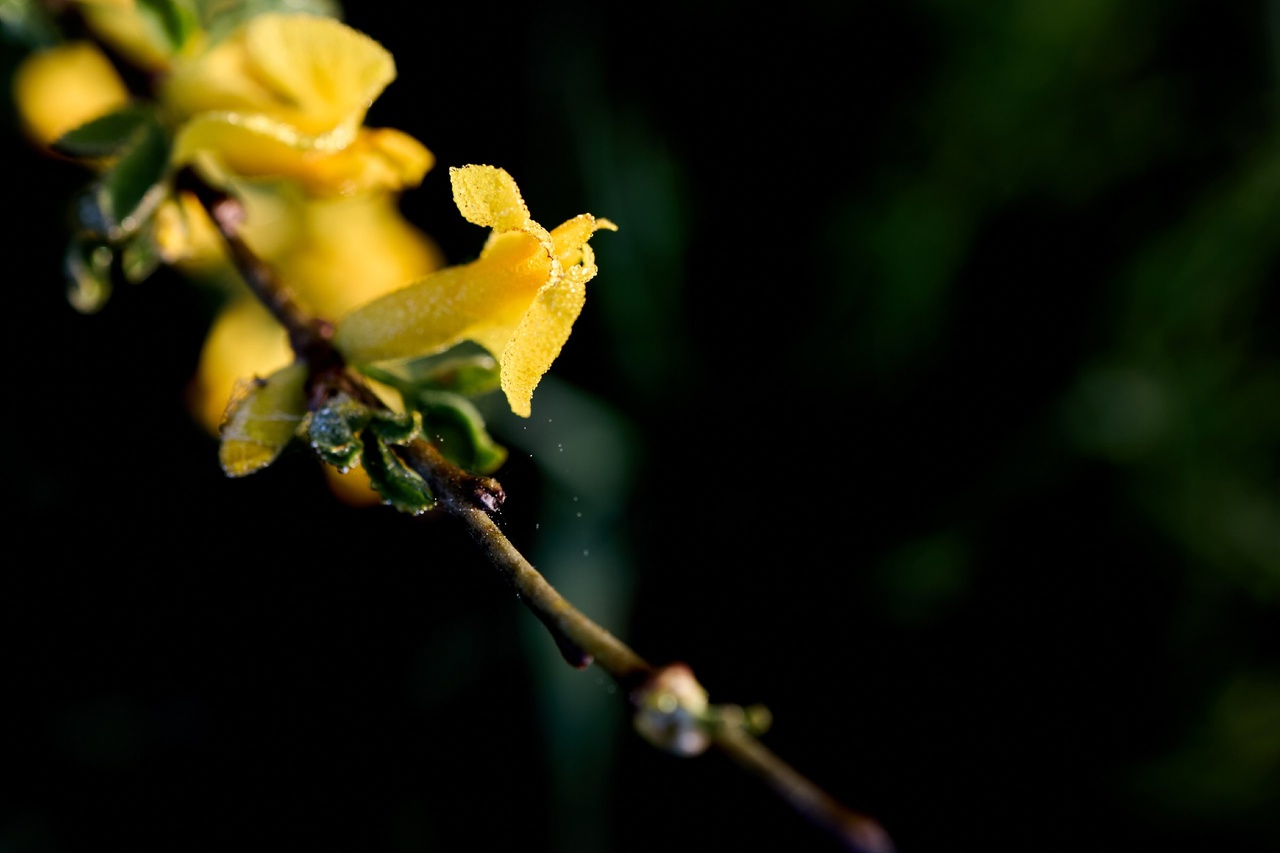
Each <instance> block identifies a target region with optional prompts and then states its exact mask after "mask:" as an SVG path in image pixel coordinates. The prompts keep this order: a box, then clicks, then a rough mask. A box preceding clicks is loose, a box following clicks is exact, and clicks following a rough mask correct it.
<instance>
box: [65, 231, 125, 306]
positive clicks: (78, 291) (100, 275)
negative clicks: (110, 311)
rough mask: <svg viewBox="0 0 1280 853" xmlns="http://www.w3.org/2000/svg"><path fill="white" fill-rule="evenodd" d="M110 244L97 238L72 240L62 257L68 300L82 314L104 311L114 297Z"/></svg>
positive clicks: (112, 256) (112, 254)
mask: <svg viewBox="0 0 1280 853" xmlns="http://www.w3.org/2000/svg"><path fill="white" fill-rule="evenodd" d="M114 257H115V253H114V252H112V251H111V247H110V246H105V245H103V244H102V243H99V242H94V241H82V240H72V241H71V244H70V245H69V246H67V252H66V254H65V255H64V256H63V270H64V272H65V273H66V276H67V301H68V302H70V303H71V306H72V307H73V308H75V309H76V310H77V311H79V312H80V313H82V314H94V313H96V312H98V311H100V310H102V306H104V305H106V304H107V299H108V298H109V297H110V296H111V262H112V260H113V258H114Z"/></svg>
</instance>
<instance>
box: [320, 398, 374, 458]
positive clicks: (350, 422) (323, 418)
mask: <svg viewBox="0 0 1280 853" xmlns="http://www.w3.org/2000/svg"><path fill="white" fill-rule="evenodd" d="M371 417H372V411H371V410H370V409H369V407H368V406H365V405H363V404H361V403H357V402H356V401H355V400H353V399H351V398H350V397H348V396H346V395H345V394H340V395H338V396H337V397H334V398H333V399H332V400H330V401H329V402H328V403H326V404H325V405H323V406H321V407H320V408H318V409H316V410H315V411H314V412H312V413H311V414H310V415H308V416H307V422H306V424H305V425H304V430H305V432H306V435H307V439H308V440H309V441H310V442H311V446H312V447H313V448H314V449H315V451H316V453H318V454H319V455H320V458H321V459H323V460H324V461H325V462H328V463H329V464H330V465H332V466H334V467H335V468H338V469H339V470H342V471H345V470H347V469H348V468H350V467H351V466H352V465H354V464H356V461H357V459H358V457H359V454H360V451H361V449H362V447H363V442H362V440H361V438H360V433H361V432H362V431H363V430H364V428H365V426H366V425H367V424H368V423H369V419H370V418H371Z"/></svg>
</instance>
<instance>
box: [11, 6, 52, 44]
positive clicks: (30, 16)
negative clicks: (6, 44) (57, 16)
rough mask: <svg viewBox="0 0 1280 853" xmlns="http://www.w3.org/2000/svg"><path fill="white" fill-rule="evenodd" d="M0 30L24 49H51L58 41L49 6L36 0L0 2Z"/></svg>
mask: <svg viewBox="0 0 1280 853" xmlns="http://www.w3.org/2000/svg"><path fill="white" fill-rule="evenodd" d="M0 30H3V32H4V35H5V38H7V39H9V40H10V41H13V42H16V43H18V44H19V45H21V46H23V47H26V48H42V47H52V46H53V45H55V44H57V43H58V41H59V40H60V36H59V33H58V26H57V24H56V23H55V22H54V19H53V16H52V15H51V14H50V12H49V4H47V3H41V2H36V0H0Z"/></svg>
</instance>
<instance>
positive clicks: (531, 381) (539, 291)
mask: <svg viewBox="0 0 1280 853" xmlns="http://www.w3.org/2000/svg"><path fill="white" fill-rule="evenodd" d="M449 177H450V181H451V183H452V185H453V198H454V203H455V204H457V206H458V210H459V211H461V213H462V215H463V217H465V218H466V219H467V220H468V221H469V222H472V223H474V224H476V225H480V226H487V227H490V228H492V229H493V230H492V231H491V232H490V235H489V238H488V240H487V241H486V242H485V245H484V248H483V250H482V251H481V253H480V257H479V258H478V259H477V260H475V261H473V262H472V263H469V264H464V265H461V266H455V267H448V268H446V269H443V270H440V271H438V272H435V273H433V274H431V275H429V276H427V277H425V278H423V279H421V280H420V281H417V282H414V283H413V284H410V285H408V286H407V287H404V288H402V289H400V290H397V291H394V292H392V293H389V294H387V295H386V296H383V297H380V298H378V299H376V300H374V301H373V302H371V303H369V304H367V305H364V306H363V307H360V308H358V309H356V310H355V311H353V312H352V313H350V314H348V315H347V316H346V317H344V318H342V319H341V320H339V322H338V326H337V329H336V332H335V336H334V344H335V345H336V346H337V347H338V349H339V351H340V352H341V353H342V354H343V355H344V356H345V357H346V358H347V360H348V361H350V362H353V363H357V364H359V363H368V362H376V361H383V360H388V359H398V358H408V357H416V356H421V355H427V354H430V353H435V352H440V351H443V350H445V349H447V348H449V347H451V346H453V345H455V344H457V343H459V342H461V341H463V340H471V341H474V342H476V343H478V344H480V345H481V346H483V347H484V348H485V349H487V350H488V351H489V352H490V353H492V354H493V355H494V356H495V357H496V358H497V359H498V363H499V367H500V380H501V385H502V390H503V391H504V393H505V394H506V397H507V402H508V404H509V405H510V406H511V410H512V411H513V412H515V413H516V414H517V415H520V416H522V417H528V416H529V414H530V411H531V401H532V397H533V389H534V387H535V386H536V385H537V384H538V382H539V381H540V380H541V378H542V376H543V374H545V373H546V372H547V370H548V369H550V367H551V363H552V361H554V360H555V358H556V356H557V355H559V353H560V350H561V348H562V347H563V346H564V343H565V341H567V340H568V338H569V333H570V332H571V330H572V328H573V323H574V321H575V320H576V319H577V318H578V315H579V313H580V312H581V311H582V306H583V303H584V300H585V298H586V288H585V285H586V283H587V282H588V281H590V280H591V279H592V278H593V277H594V276H595V274H596V265H595V257H594V255H593V253H592V251H591V247H590V246H589V245H588V244H587V241H588V240H589V239H590V238H591V235H592V234H594V233H595V232H596V231H598V230H600V229H608V230H611V231H612V230H617V229H616V226H615V225H614V224H613V223H612V222H610V221H609V220H607V219H596V218H595V217H593V216H592V215H591V214H589V213H584V214H581V215H579V216H577V217H574V218H573V219H570V220H569V221H567V222H565V223H563V224H562V225H560V226H558V227H556V228H555V229H553V230H551V231H549V232H548V231H547V230H546V229H545V228H543V227H542V226H541V225H539V224H538V223H537V222H535V221H534V220H533V219H532V218H531V217H530V216H529V210H528V207H527V206H526V205H525V203H524V199H523V198H522V197H521V195H520V190H519V188H518V187H517V186H516V183H515V181H514V180H513V179H512V178H511V176H510V175H509V174H507V172H506V171H504V170H502V169H499V168H495V167H493V166H465V167H462V168H451V169H450V170H449Z"/></svg>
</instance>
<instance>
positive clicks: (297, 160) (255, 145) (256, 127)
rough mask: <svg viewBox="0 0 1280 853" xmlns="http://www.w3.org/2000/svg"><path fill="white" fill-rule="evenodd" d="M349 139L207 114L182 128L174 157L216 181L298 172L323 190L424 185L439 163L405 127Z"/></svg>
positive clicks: (259, 118) (254, 117) (249, 116)
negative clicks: (310, 133)
mask: <svg viewBox="0 0 1280 853" xmlns="http://www.w3.org/2000/svg"><path fill="white" fill-rule="evenodd" d="M341 137H342V138H341V139H340V140H339V139H338V138H337V137H335V136H334V135H332V134H330V135H328V136H326V137H312V136H307V135H305V134H302V133H299V132H298V130H297V129H296V128H294V127H293V126H292V125H289V124H286V123H284V122H282V121H279V120H276V119H273V118H270V117H268V116H264V115H261V114H257V113H236V112H210V113H202V114H201V115H199V116H196V117H195V118H193V119H191V120H190V121H188V122H186V123H185V124H183V125H182V127H181V129H180V130H179V131H178V134H177V136H176V138H175V140H174V150H173V160H174V162H175V163H177V164H186V163H195V164H196V165H197V168H198V169H199V170H200V171H201V174H202V177H204V178H205V179H206V180H209V181H211V182H213V183H215V184H216V185H225V184H226V183H227V179H226V177H225V176H226V175H228V174H233V175H239V176H243V177H249V178H267V177H270V178H290V179H292V180H296V181H298V182H299V183H300V184H301V185H302V186H303V187H305V188H306V189H307V191H308V192H310V193H312V194H313V195H317V196H330V195H350V194H352V193H357V192H365V191H368V190H375V189H386V190H401V189H404V188H406V187H411V186H417V185H418V184H420V183H421V182H422V178H423V176H424V175H425V174H426V173H427V171H428V170H429V169H430V168H431V167H432V166H433V165H434V164H435V157H434V156H433V155H432V153H431V152H430V151H429V150H428V149H427V148H426V146H424V145H423V144H422V143H421V142H419V141H418V140H416V139H414V138H413V137H412V136H409V135H408V134H407V133H403V132H401V131H398V130H393V129H390V128H377V129H374V128H360V129H359V130H358V131H357V133H356V135H355V137H354V139H348V138H347V137H346V136H345V134H343V135H341ZM338 142H340V144H337V143H338ZM330 143H334V144H330ZM210 166H212V168H209V167H210Z"/></svg>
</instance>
